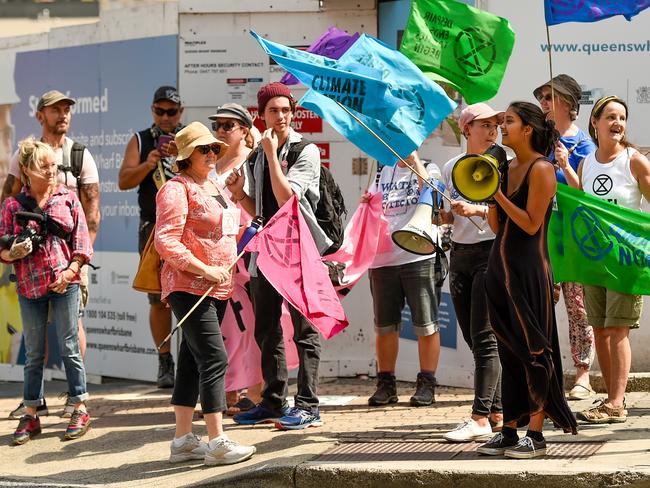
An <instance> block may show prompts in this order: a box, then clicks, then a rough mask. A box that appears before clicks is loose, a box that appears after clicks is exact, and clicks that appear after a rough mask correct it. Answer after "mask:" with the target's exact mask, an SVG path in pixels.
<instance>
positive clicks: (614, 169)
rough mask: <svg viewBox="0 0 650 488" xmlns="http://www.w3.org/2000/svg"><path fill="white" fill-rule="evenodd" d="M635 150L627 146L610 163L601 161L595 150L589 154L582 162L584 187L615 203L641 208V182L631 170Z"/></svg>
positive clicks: (636, 208)
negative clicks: (631, 160)
mask: <svg viewBox="0 0 650 488" xmlns="http://www.w3.org/2000/svg"><path fill="white" fill-rule="evenodd" d="M635 152H636V149H634V148H631V147H629V148H626V149H625V150H624V151H621V153H620V154H619V155H618V156H616V159H614V160H613V161H611V162H609V163H601V162H599V161H598V160H597V159H596V152H595V151H594V152H592V153H591V154H589V155H588V156H587V157H586V158H585V160H584V162H583V163H582V189H583V190H584V191H585V192H586V193H589V194H590V195H594V196H596V197H598V198H601V199H603V200H607V201H608V202H611V203H613V204H615V205H620V206H621V207H626V208H631V209H633V210H641V196H642V195H641V190H639V182H638V181H636V179H635V178H634V176H632V171H631V170H630V158H631V157H632V155H633V154H634V153H635Z"/></svg>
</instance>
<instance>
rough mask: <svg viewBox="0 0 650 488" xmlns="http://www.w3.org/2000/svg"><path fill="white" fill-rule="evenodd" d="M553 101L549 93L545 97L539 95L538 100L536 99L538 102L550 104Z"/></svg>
mask: <svg viewBox="0 0 650 488" xmlns="http://www.w3.org/2000/svg"><path fill="white" fill-rule="evenodd" d="M551 100H553V97H552V96H551V94H550V93H547V94H546V95H540V96H539V98H538V99H537V101H538V102H541V101H545V102H550V101H551Z"/></svg>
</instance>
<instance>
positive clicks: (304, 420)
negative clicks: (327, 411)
mask: <svg viewBox="0 0 650 488" xmlns="http://www.w3.org/2000/svg"><path fill="white" fill-rule="evenodd" d="M321 425H323V420H322V419H321V418H320V413H319V411H318V409H315V410H305V409H304V408H300V407H294V408H292V409H291V410H290V411H289V412H288V413H287V414H286V415H285V416H284V417H282V418H280V419H279V420H278V421H277V422H276V423H275V427H276V428H277V429H280V430H300V429H306V428H307V427H320V426H321Z"/></svg>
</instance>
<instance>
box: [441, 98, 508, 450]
mask: <svg viewBox="0 0 650 488" xmlns="http://www.w3.org/2000/svg"><path fill="white" fill-rule="evenodd" d="M501 122H503V112H498V111H496V110H494V109H492V108H491V107H490V106H489V105H487V104H485V103H476V104H474V105H469V106H468V107H465V109H464V110H463V111H462V112H461V113H460V117H459V119H458V125H459V127H460V130H461V132H462V133H463V135H464V136H465V138H466V139H467V154H473V155H477V154H483V153H485V152H486V151H487V150H488V149H490V147H492V146H493V145H494V144H495V141H496V139H497V136H498V130H497V129H498V127H499V125H498V124H500V123H501ZM465 156H466V154H461V155H460V156H456V157H454V158H452V159H451V160H449V161H448V162H447V163H446V164H445V166H444V168H443V170H442V175H443V181H444V183H445V185H446V186H447V188H448V189H449V195H450V196H451V198H452V203H451V211H450V212H449V213H447V212H444V211H443V213H442V214H443V219H445V220H444V221H445V223H453V226H454V227H453V232H452V236H451V241H452V244H451V260H450V267H449V290H450V292H451V298H452V300H453V302H454V309H455V310H456V318H457V319H458V325H459V327H460V330H461V332H462V333H463V338H464V339H465V342H466V343H467V345H468V346H469V348H470V349H471V351H472V354H473V356H474V402H473V403H472V415H471V418H468V419H466V420H464V421H463V422H461V423H460V424H459V425H458V426H457V427H456V428H455V429H454V430H452V431H451V432H447V433H446V434H445V435H444V438H445V439H446V440H448V441H450V442H471V441H474V440H476V439H479V438H482V437H485V436H487V435H491V434H492V430H493V428H494V430H495V431H497V430H498V429H499V428H500V427H501V426H502V425H503V414H502V408H501V382H500V376H501V364H500V363H499V352H498V350H497V340H496V337H495V336H494V332H493V331H492V326H491V325H490V320H489V318H488V310H487V302H486V296H485V269H486V268H487V262H488V257H489V255H490V250H491V249H492V243H493V242H494V233H493V232H492V231H491V230H489V229H487V230H484V231H481V230H479V228H478V227H477V226H475V225H473V223H472V222H471V221H470V218H471V217H474V218H475V219H476V220H478V221H479V222H483V224H484V225H486V222H485V221H486V220H487V213H488V207H487V204H485V203H484V202H473V201H468V200H467V199H465V198H463V196H462V195H461V194H460V193H459V190H458V189H457V188H456V184H458V180H462V178H460V177H453V176H452V173H455V174H456V173H457V172H458V171H467V169H465V168H463V167H462V165H463V163H462V162H461V166H457V165H456V163H457V162H458V161H459V160H461V159H463V158H464V157H465ZM464 160H466V159H464ZM470 167H472V168H473V167H474V166H473V165H470V166H467V168H470ZM470 171H474V169H471V170H470ZM472 181H473V178H472ZM460 191H463V192H464V193H468V192H469V193H471V191H472V190H471V188H461V190H460ZM481 219H482V220H481Z"/></svg>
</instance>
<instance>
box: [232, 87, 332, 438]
mask: <svg viewBox="0 0 650 488" xmlns="http://www.w3.org/2000/svg"><path fill="white" fill-rule="evenodd" d="M257 102H258V110H259V112H258V113H259V117H260V118H261V119H262V120H263V121H264V123H265V125H266V130H265V131H264V133H263V134H262V140H261V141H260V144H259V146H258V147H257V150H256V151H255V152H254V153H253V154H252V155H251V157H250V158H249V159H250V161H251V164H247V165H244V167H243V168H242V169H240V170H235V171H233V174H232V175H230V176H229V177H228V179H227V180H226V184H227V185H228V189H229V190H230V191H231V193H232V198H233V200H234V201H236V202H239V203H240V204H241V205H242V207H243V208H244V209H245V210H246V211H247V212H248V213H249V214H250V215H261V216H263V217H264V221H265V222H268V221H269V219H270V218H271V217H273V215H275V213H276V212H277V211H278V210H279V209H280V207H282V205H284V204H285V203H286V202H287V201H288V200H289V199H290V198H291V197H292V196H293V195H296V197H297V198H298V199H299V202H300V209H301V211H302V214H303V216H304V218H305V221H306V222H307V225H308V226H309V229H310V231H311V234H312V236H313V238H314V241H315V243H316V246H317V247H318V249H319V251H320V252H321V253H322V252H324V251H325V250H327V249H328V248H329V246H330V245H331V244H332V242H331V241H330V240H329V239H328V238H327V236H326V235H325V233H324V232H323V231H322V230H321V228H320V227H319V225H318V222H317V221H316V217H315V215H314V211H315V209H316V205H317V203H318V199H319V189H318V186H319V179H320V151H319V149H318V148H317V147H316V145H314V144H311V143H305V142H304V141H303V140H302V136H301V135H300V134H298V133H297V132H295V131H294V130H293V129H292V128H291V120H292V118H293V114H294V112H295V108H296V102H295V100H294V98H293V96H292V95H291V92H290V91H289V89H288V88H287V87H286V86H285V85H283V84H282V83H271V84H269V85H265V86H263V87H262V88H261V89H260V91H259V92H258V94H257ZM298 151H299V153H298V155H297V157H295V155H296V153H297V152H298ZM294 158H295V162H294ZM287 161H289V162H287ZM243 171H246V179H247V181H248V182H249V185H247V186H248V188H250V190H249V192H250V195H249V194H247V193H246V191H245V190H244V174H243ZM250 273H251V293H252V299H253V307H254V310H255V339H256V341H257V344H258V345H259V347H260V350H261V352H262V358H261V359H262V375H263V377H264V383H265V387H264V391H263V393H262V401H261V403H260V404H259V405H257V406H256V407H255V408H253V409H251V410H249V411H248V412H243V413H240V414H238V415H235V417H234V420H235V422H236V423H238V424H243V425H253V424H258V423H266V422H275V425H276V427H277V428H279V429H283V430H284V429H304V428H306V427H315V426H320V425H322V420H321V417H320V414H319V410H318V397H317V395H316V390H317V387H318V367H319V364H320V340H319V336H318V331H317V330H316V329H315V328H314V326H312V325H311V324H310V323H309V322H308V321H307V320H306V319H305V318H304V317H303V316H302V315H301V314H300V312H298V311H297V310H296V309H294V308H293V307H291V306H289V309H290V314H291V321H292V323H293V327H294V341H295V343H296V347H297V349H298V357H299V372H298V385H297V386H298V393H297V395H296V396H295V403H294V405H295V407H294V408H292V409H289V408H288V403H287V389H288V372H287V364H286V358H285V352H284V343H283V339H282V329H281V327H280V316H281V314H282V302H283V299H282V296H281V295H280V294H279V293H278V292H277V291H276V290H275V289H274V288H273V285H271V284H270V283H269V281H268V280H267V279H266V277H265V276H264V275H263V274H262V272H261V271H260V270H259V269H257V266H256V264H255V256H253V257H252V259H251V265H250Z"/></svg>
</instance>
